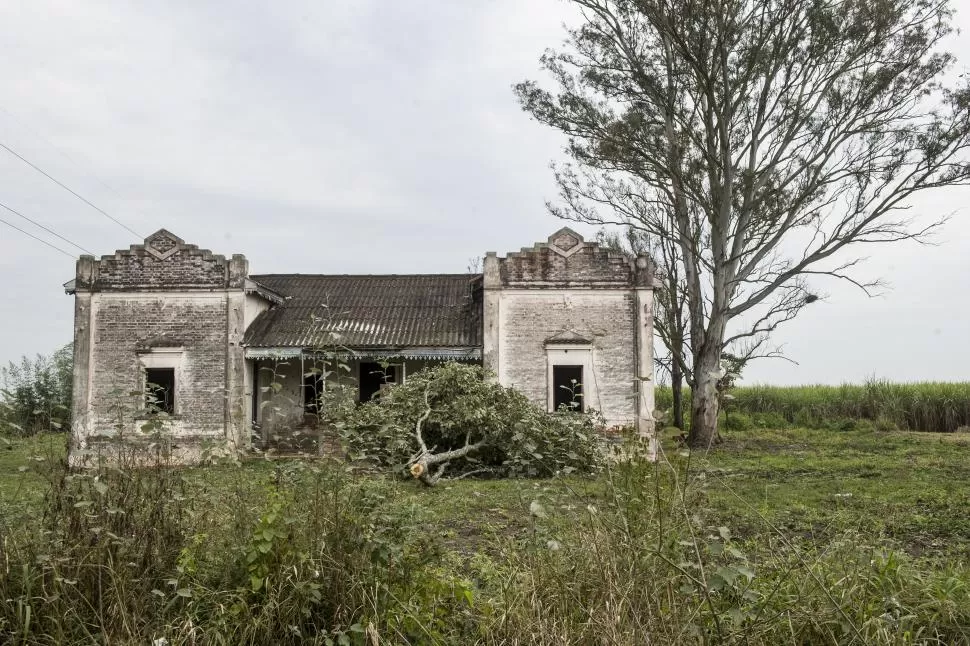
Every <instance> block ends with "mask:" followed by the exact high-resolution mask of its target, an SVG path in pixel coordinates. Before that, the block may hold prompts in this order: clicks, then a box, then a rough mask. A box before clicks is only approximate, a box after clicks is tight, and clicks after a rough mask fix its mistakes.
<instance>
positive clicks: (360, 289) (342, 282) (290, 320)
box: [243, 274, 482, 349]
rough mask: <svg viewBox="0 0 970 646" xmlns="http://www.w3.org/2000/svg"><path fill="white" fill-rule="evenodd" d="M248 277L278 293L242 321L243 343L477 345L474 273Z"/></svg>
mask: <svg viewBox="0 0 970 646" xmlns="http://www.w3.org/2000/svg"><path fill="white" fill-rule="evenodd" d="M250 278H252V279H253V280H255V281H256V282H258V283H259V284H261V285H265V286H266V287H268V288H269V289H271V290H273V291H274V292H277V293H279V294H282V295H283V296H284V298H285V304H283V305H277V306H275V307H273V308H272V309H270V310H267V311H266V312H263V313H262V314H260V315H259V316H258V317H257V318H256V320H255V321H253V323H252V325H250V326H249V329H248V330H247V331H246V337H245V340H244V341H243V343H244V344H246V345H248V346H251V347H262V348H282V347H299V348H319V347H324V346H333V345H335V344H338V345H341V346H345V347H349V348H374V349H377V348H388V347H393V348H407V347H424V348H427V347H445V348H470V347H481V345H482V276H481V274H416V275H385V276H348V275H306V274H263V275H259V276H250ZM333 333H336V334H337V335H339V339H337V340H336V341H334V339H333V338H332V334H333Z"/></svg>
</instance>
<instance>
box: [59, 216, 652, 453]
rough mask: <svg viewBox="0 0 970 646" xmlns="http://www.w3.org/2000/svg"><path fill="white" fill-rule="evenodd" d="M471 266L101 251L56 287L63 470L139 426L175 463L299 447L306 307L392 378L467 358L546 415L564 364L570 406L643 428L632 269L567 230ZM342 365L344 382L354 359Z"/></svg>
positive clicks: (642, 346) (637, 278)
mask: <svg viewBox="0 0 970 646" xmlns="http://www.w3.org/2000/svg"><path fill="white" fill-rule="evenodd" d="M483 269H484V273H483V274H480V275H464V274H463V275H445V274H441V275H437V274H436V275H429V276H386V277H381V276H361V277H353V276H342V277H341V276H337V277H330V276H300V275H290V274H270V275H257V276H255V277H251V276H250V275H249V271H248V263H247V262H246V259H245V257H243V256H241V255H234V256H232V257H231V258H228V259H227V258H226V257H225V256H220V255H216V254H213V253H211V252H210V251H207V250H205V249H199V248H198V247H196V246H195V245H190V244H186V243H185V242H184V241H183V240H181V239H180V238H178V237H176V236H174V235H173V234H171V233H169V232H167V231H165V230H164V229H163V230H160V231H158V232H157V233H155V234H153V235H152V236H150V237H149V238H147V239H146V240H145V242H144V244H139V245H132V246H131V248H130V249H127V250H122V251H118V252H116V253H115V254H113V255H108V256H102V257H101V258H100V259H95V258H94V257H93V256H82V257H81V258H80V259H79V260H78V263H77V274H76V277H75V279H74V280H73V281H72V282H71V283H69V285H68V293H71V294H74V296H75V334H74V354H75V357H74V366H75V372H74V402H73V408H74V443H73V446H74V448H75V449H76V450H75V451H74V452H73V453H72V459H77V456H78V455H79V454H81V455H83V454H84V450H85V449H90V448H96V447H98V446H101V440H103V439H105V438H108V437H111V436H117V435H118V434H119V433H120V434H122V435H124V436H126V437H128V438H137V437H139V434H140V430H141V429H142V428H143V427H145V425H146V423H147V422H149V421H151V422H154V423H157V424H160V425H161V426H162V427H163V428H164V429H165V430H166V431H167V432H166V434H165V435H166V437H168V438H171V439H172V442H173V444H177V445H181V447H182V448H183V449H187V452H186V453H184V456H185V459H193V453H192V451H193V450H194V451H195V455H197V454H198V448H199V447H200V446H201V445H202V444H203V443H204V442H207V441H213V442H216V443H225V444H227V445H228V446H229V447H232V448H245V447H248V446H250V445H251V443H252V442H253V441H254V440H255V442H256V443H257V444H261V445H263V446H268V445H269V444H270V443H271V442H270V440H271V438H272V437H279V436H282V435H285V434H286V433H289V432H293V431H295V432H296V433H297V436H299V435H300V433H301V432H302V431H301V430H300V429H302V428H304V427H305V426H306V424H307V420H306V419H305V416H304V413H303V401H302V399H303V392H302V381H303V373H304V372H305V371H306V370H307V369H308V368H307V367H306V365H307V364H305V363H304V362H303V361H302V360H301V358H300V357H301V356H304V357H306V356H309V355H310V354H312V352H313V351H314V349H315V346H314V345H313V344H312V343H311V340H312V339H313V338H315V337H313V333H315V332H314V331H315V330H316V331H317V332H319V330H318V328H320V329H323V328H322V327H321V326H323V324H324V322H325V318H321V317H320V316H319V315H318V313H317V311H316V309H315V308H319V307H321V305H320V303H329V304H328V305H326V307H328V308H331V307H332V308H334V309H336V310H339V311H341V312H344V311H347V312H350V313H352V314H353V316H351V317H350V318H352V319H353V320H351V321H344V322H343V324H344V327H345V328H346V329H344V328H341V332H342V338H343V339H344V340H346V339H347V338H350V337H348V336H347V334H350V333H353V334H357V335H358V337H359V339H358V340H357V341H356V342H355V346H354V349H350V348H348V349H347V350H348V351H349V355H348V356H352V357H356V358H357V359H358V360H364V361H374V360H377V359H376V358H378V357H383V358H385V359H387V360H389V361H391V362H393V363H398V362H403V363H401V365H402V369H401V373H400V374H402V375H403V374H409V373H413V372H415V371H417V370H418V369H420V368H421V367H423V366H425V365H429V364H430V363H437V362H440V361H445V360H460V361H482V362H484V363H485V365H486V366H487V367H489V368H491V369H492V370H493V371H494V372H495V373H496V374H497V376H498V379H499V380H500V381H501V382H502V383H504V384H508V385H512V386H514V387H516V388H517V389H519V390H521V391H522V392H523V393H524V394H525V395H527V396H528V397H529V399H531V400H532V401H533V402H535V403H536V404H537V405H539V406H541V407H543V408H549V409H551V408H553V407H554V399H555V397H554V395H555V392H556V389H555V388H554V383H553V381H554V373H556V371H557V370H558V371H559V372H558V374H560V375H562V374H563V370H566V369H575V368H576V367H577V366H579V367H582V370H583V373H582V374H583V382H584V383H583V384H582V390H583V399H584V402H585V405H586V407H588V408H592V409H596V410H598V411H600V412H601V413H602V414H603V416H604V417H605V418H606V421H607V424H608V425H609V426H619V425H635V426H636V427H637V428H638V429H640V431H641V432H644V433H646V432H649V430H650V429H651V428H652V424H653V422H652V417H651V413H652V410H653V382H652V375H653V368H652V362H653V346H652V341H653V327H652V325H653V317H652V309H653V300H652V299H653V286H654V283H653V281H654V278H653V272H654V268H653V264H652V262H651V261H650V260H649V258H646V257H640V258H636V259H630V258H627V257H625V256H623V255H620V254H616V253H612V252H610V251H608V250H606V249H602V248H600V247H599V246H598V245H597V244H595V243H589V242H586V241H585V240H583V238H582V236H580V235H579V234H577V233H576V232H574V231H572V230H570V229H568V228H567V229H562V230H560V231H558V232H556V233H555V234H553V235H552V236H551V237H550V238H549V240H548V241H547V242H544V243H539V244H536V245H535V246H533V247H531V248H527V249H522V250H521V251H519V252H513V253H509V254H508V255H507V256H506V257H504V258H499V257H498V256H497V255H496V254H494V253H489V254H487V255H486V257H485V262H484V267H483ZM334 299H335V300H336V301H338V302H334ZM375 312H378V313H379V314H380V316H383V317H384V318H383V319H380V320H381V322H380V323H377V322H375V319H374V317H375V316H377V315H378V314H375ZM398 328H400V329H398ZM348 330H349V332H348ZM255 332H259V334H255ZM353 338H357V337H353ZM267 339H269V341H267ZM308 360H309V359H308ZM347 362H348V363H349V364H351V368H352V372H354V370H356V369H357V366H358V362H357V361H356V360H350V359H348V360H347ZM267 371H268V372H267ZM149 372H151V373H152V374H154V375H158V374H160V373H164V376H165V378H169V377H171V378H172V379H173V381H174V387H173V388H172V394H173V395H174V406H173V408H172V410H171V412H170V414H169V413H166V414H163V415H159V414H158V412H157V411H152V410H151V409H150V407H149V406H147V405H146V396H145V390H146V380H147V377H148V374H149ZM269 373H273V374H269ZM274 374H275V377H274ZM354 374H356V372H354ZM273 381H276V383H277V384H278V385H277V386H273V387H272V388H271V387H269V386H270V383H271V382H273ZM142 437H144V436H143V435H142Z"/></svg>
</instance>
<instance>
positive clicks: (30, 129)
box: [0, 105, 124, 199]
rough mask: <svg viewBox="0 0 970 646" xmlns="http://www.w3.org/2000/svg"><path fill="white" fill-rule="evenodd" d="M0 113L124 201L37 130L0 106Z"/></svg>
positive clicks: (106, 184)
mask: <svg viewBox="0 0 970 646" xmlns="http://www.w3.org/2000/svg"><path fill="white" fill-rule="evenodd" d="M0 112H3V113H4V114H5V115H7V116H8V117H10V120H11V121H13V122H14V123H16V124H17V125H18V126H20V127H21V128H23V129H24V130H26V131H28V132H30V133H31V134H33V135H34V136H35V137H37V138H38V139H40V140H42V141H43V142H44V143H46V144H47V145H48V146H50V147H51V148H53V149H54V150H56V151H57V152H58V153H59V154H60V155H61V157H63V158H64V159H66V160H67V161H69V162H71V164H73V165H74V167H75V168H77V169H78V170H79V171H81V172H82V173H84V174H86V175H87V176H88V177H90V178H92V179H93V180H95V181H96V182H97V183H98V184H100V185H101V186H103V187H105V188H106V189H108V190H109V191H111V192H112V193H114V194H115V196H116V197H118V198H120V199H124V196H123V195H122V194H121V193H119V192H118V191H116V190H115V189H114V188H113V187H112V186H110V185H109V184H108V183H107V182H105V181H104V180H102V179H101V178H100V177H98V176H97V175H95V174H94V173H92V172H91V171H90V170H85V169H84V168H82V167H81V164H80V163H78V161H77V160H76V159H74V157H72V156H71V155H69V154H68V153H67V152H66V151H65V150H64V149H63V148H61V147H60V146H58V145H57V144H55V143H54V142H53V141H51V140H50V139H49V138H48V137H45V136H44V134H43V133H41V132H40V131H39V130H37V129H36V128H34V127H32V126H31V125H30V124H29V123H27V122H25V121H24V120H22V119H20V118H18V117H17V115H15V114H13V113H12V112H10V111H9V110H7V109H6V108H4V107H3V106H2V105H0Z"/></svg>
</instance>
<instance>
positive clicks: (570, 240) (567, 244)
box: [552, 233, 579, 251]
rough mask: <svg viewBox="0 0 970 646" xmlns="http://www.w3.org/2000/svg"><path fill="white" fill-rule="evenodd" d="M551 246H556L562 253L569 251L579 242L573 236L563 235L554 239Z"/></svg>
mask: <svg viewBox="0 0 970 646" xmlns="http://www.w3.org/2000/svg"><path fill="white" fill-rule="evenodd" d="M552 244H554V245H556V246H557V247H559V248H560V249H562V250H563V251H569V250H570V249H572V248H573V247H575V246H576V245H578V244H579V240H577V239H576V237H575V236H573V235H571V234H569V233H564V234H562V235H561V236H559V237H558V238H556V239H555V240H553V241H552Z"/></svg>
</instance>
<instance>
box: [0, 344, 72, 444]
mask: <svg viewBox="0 0 970 646" xmlns="http://www.w3.org/2000/svg"><path fill="white" fill-rule="evenodd" d="M73 363H74V346H73V344H69V345H66V346H64V347H63V348H61V349H60V350H58V351H57V352H55V353H54V354H52V355H51V356H49V357H47V356H43V355H39V354H38V355H37V356H36V357H35V358H34V359H31V358H29V357H23V358H21V360H20V363H16V364H15V363H13V362H10V363H8V364H7V367H5V368H0V431H7V432H10V433H12V434H14V435H21V436H24V435H33V434H35V433H38V432H40V431H57V430H62V429H66V428H68V427H69V426H70V422H71V386H72V370H73Z"/></svg>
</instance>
